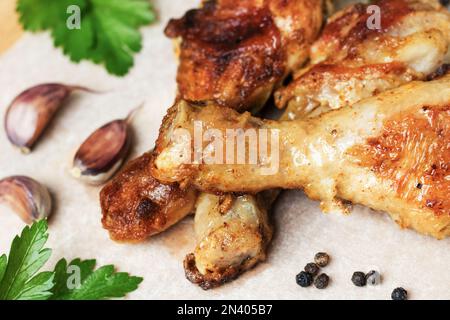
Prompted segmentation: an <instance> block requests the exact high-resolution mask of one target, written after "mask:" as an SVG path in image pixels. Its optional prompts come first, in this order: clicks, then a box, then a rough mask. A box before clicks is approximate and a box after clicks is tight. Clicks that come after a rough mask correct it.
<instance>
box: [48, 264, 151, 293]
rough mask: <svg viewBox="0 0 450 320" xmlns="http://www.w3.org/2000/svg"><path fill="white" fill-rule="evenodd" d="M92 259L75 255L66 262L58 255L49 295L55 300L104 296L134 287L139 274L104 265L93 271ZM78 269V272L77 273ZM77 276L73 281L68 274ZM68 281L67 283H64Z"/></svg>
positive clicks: (138, 282)
mask: <svg viewBox="0 0 450 320" xmlns="http://www.w3.org/2000/svg"><path fill="white" fill-rule="evenodd" d="M94 266H95V260H85V261H82V260H80V259H76V260H74V261H72V262H71V263H69V265H67V261H66V260H65V259H62V260H60V261H59V262H58V264H57V265H56V267H55V282H56V285H55V288H54V290H53V296H52V299H57V300H102V299H108V298H121V297H124V296H125V295H126V294H127V293H128V292H131V291H134V290H136V289H137V287H138V285H139V284H140V283H141V282H142V280H143V279H142V278H140V277H133V276H130V275H129V274H128V273H124V272H118V273H117V272H115V271H114V266H112V265H107V266H104V267H101V268H99V269H97V270H95V271H94ZM77 273H78V274H77ZM74 276H78V277H79V283H78V287H74V288H72V289H69V285H70V287H72V286H75V285H76V282H72V283H70V284H69V282H70V278H71V277H74ZM68 284H69V285H68Z"/></svg>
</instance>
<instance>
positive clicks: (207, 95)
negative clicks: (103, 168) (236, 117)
mask: <svg viewBox="0 0 450 320" xmlns="http://www.w3.org/2000/svg"><path fill="white" fill-rule="evenodd" d="M323 10H324V2H323V1H317V0H283V1H281V0H270V1H267V0H266V1H259V0H245V1H239V2H236V1H230V0H217V1H205V2H204V5H203V7H202V8H200V9H196V10H191V11H189V12H188V13H187V14H186V15H185V16H184V17H183V18H181V19H178V20H172V21H171V22H170V23H169V25H168V27H167V30H166V33H167V34H168V35H169V36H170V37H179V38H181V40H180V41H181V44H180V66H179V69H178V76H177V83H178V88H179V98H181V99H187V100H195V101H198V102H199V103H201V104H204V103H209V102H214V103H220V104H223V105H227V106H232V107H234V108H235V109H237V110H250V109H252V108H253V109H256V110H257V109H260V108H261V107H262V106H263V104H264V103H265V102H266V100H267V99H268V98H269V97H270V95H271V94H272V90H273V89H274V88H275V87H276V86H278V85H280V84H281V82H282V81H283V79H284V78H285V76H287V75H288V74H290V73H292V72H293V71H294V70H295V68H298V67H300V66H301V65H302V64H303V63H305V61H306V59H307V58H308V54H309V47H310V44H311V43H312V42H313V41H314V40H315V39H316V38H317V36H318V34H319V31H320V29H321V26H322V22H323ZM225 30H226V32H225ZM230 74H233V76H230ZM237 74H239V75H240V76H237ZM214 83H216V85H215V86H213V84H214ZM219 84H220V85H219ZM219 92H221V93H222V94H219ZM151 161H152V157H151V156H150V154H145V155H143V156H141V157H140V158H138V159H136V160H134V161H133V162H132V163H131V164H129V165H127V166H126V167H125V168H124V169H123V170H122V172H121V173H119V174H118V175H117V176H116V177H115V178H114V179H113V180H111V181H110V182H109V183H108V184H107V185H106V186H105V187H104V188H103V190H102V191H101V193H100V203H101V207H102V214H103V218H102V223H103V227H104V228H105V229H107V230H108V231H109V233H110V236H111V238H112V239H113V240H116V241H122V242H137V241H143V240H145V239H147V238H148V237H149V236H151V235H154V234H157V233H160V232H162V231H164V230H166V229H167V228H169V227H170V226H172V225H173V224H174V223H176V222H177V221H179V220H181V219H182V218H183V217H185V216H187V215H188V214H190V213H192V212H193V210H194V206H195V202H196V199H197V192H196V191H195V189H191V190H184V189H183V190H182V188H180V187H179V185H178V184H177V183H174V184H166V185H165V184H161V183H160V182H158V181H157V180H156V179H153V178H152V176H151V175H150V174H149V172H148V170H147V169H146V166H145V164H148V163H149V162H151Z"/></svg>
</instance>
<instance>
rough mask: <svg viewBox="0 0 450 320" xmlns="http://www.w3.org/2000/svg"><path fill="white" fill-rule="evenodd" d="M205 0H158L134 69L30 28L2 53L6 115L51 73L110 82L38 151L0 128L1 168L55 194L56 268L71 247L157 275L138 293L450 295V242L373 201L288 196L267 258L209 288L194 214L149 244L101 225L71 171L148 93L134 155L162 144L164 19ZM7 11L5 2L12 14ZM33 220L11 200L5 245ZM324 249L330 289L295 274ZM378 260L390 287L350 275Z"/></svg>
mask: <svg viewBox="0 0 450 320" xmlns="http://www.w3.org/2000/svg"><path fill="white" fill-rule="evenodd" d="M4 1H5V0H1V1H0V3H4ZM7 1H9V0H7ZM197 3H198V1H197V0H159V1H155V6H156V8H158V11H159V16H160V21H159V22H158V23H156V24H154V25H153V26H150V27H147V28H144V29H143V33H144V36H145V37H144V49H143V50H142V52H141V53H140V54H139V55H138V56H137V57H136V61H135V62H136V67H135V68H134V69H133V70H132V71H131V72H130V74H129V75H128V76H127V77H126V78H115V77H112V76H109V75H108V74H107V73H106V72H105V71H104V69H103V68H102V67H98V66H95V65H93V64H91V63H88V62H83V63H81V64H79V65H75V64H72V63H70V62H69V61H68V60H67V59H66V58H65V57H64V56H63V55H62V54H61V52H60V50H58V49H54V48H53V46H52V42H51V39H50V37H49V35H48V34H46V33H41V34H36V35H32V34H28V33H26V34H24V35H23V36H22V37H21V38H20V40H19V41H18V42H16V43H15V44H14V46H13V47H11V48H10V49H9V50H8V51H6V52H5V53H3V54H2V55H1V56H0V90H1V95H0V114H1V117H2V119H3V115H4V112H5V110H6V108H7V106H8V104H9V103H10V101H11V100H12V99H13V98H14V97H15V96H16V95H17V94H18V93H20V92H21V91H22V90H23V89H25V88H27V87H30V86H32V85H35V84H39V83H42V82H48V81H52V82H53V81H60V82H65V83H73V84H81V85H86V86H89V87H92V88H95V89H99V90H108V91H109V93H107V94H103V95H91V94H82V95H78V96H76V97H74V99H72V100H71V101H70V103H69V104H67V105H66V106H65V108H64V109H63V110H61V112H60V113H59V114H58V116H57V118H56V119H55V120H56V121H54V122H53V125H52V126H51V127H50V128H49V130H48V131H47V133H46V134H45V136H44V138H43V139H42V140H41V142H40V143H39V144H38V146H37V148H36V149H35V150H34V152H33V153H32V154H30V155H27V156H24V155H21V154H20V153H19V152H18V151H17V150H15V149H14V148H13V147H11V145H10V144H9V143H8V141H7V139H6V136H5V134H4V132H3V130H1V131H0V176H1V177H4V176H9V175H13V174H25V175H29V176H32V177H34V178H36V179H38V180H39V181H41V182H42V183H44V184H46V185H47V186H48V187H49V188H50V190H51V191H52V193H53V195H54V198H55V206H56V208H55V211H54V214H53V216H52V219H51V220H50V239H49V242H48V246H49V247H51V248H53V255H52V258H51V260H50V261H49V263H48V268H52V267H53V266H54V263H55V262H56V261H57V260H58V259H59V258H61V257H63V256H64V257H66V258H68V259H72V258H75V257H81V258H97V260H98V263H99V264H108V263H113V264H115V265H116V266H117V267H118V269H119V270H121V271H129V272H131V273H133V274H136V275H141V276H143V277H144V278H145V280H144V282H143V283H142V284H141V286H140V288H139V289H138V290H137V291H136V292H134V293H132V294H131V295H129V298H134V299H163V298H166V299H241V298H247V299H279V298H282V299H389V298H390V294H391V291H392V289H393V288H395V287H397V286H403V287H405V288H406V289H407V290H408V291H409V294H410V298H411V299H450V273H449V267H450V250H449V248H450V239H447V240H443V241H437V240H434V239H432V238H429V237H424V236H421V235H418V234H416V233H414V232H412V231H402V230H400V229H399V228H398V227H397V226H396V225H395V224H394V223H393V222H392V221H391V220H390V219H389V217H388V216H387V215H385V214H380V213H375V212H373V211H371V210H369V209H366V208H356V210H354V212H353V214H352V215H350V216H342V215H337V214H330V215H324V214H322V213H320V210H319V206H318V204H317V203H316V202H313V201H310V200H308V199H306V198H305V196H304V195H303V194H302V193H301V192H295V191H290V192H286V193H284V194H283V195H282V196H281V198H280V199H279V201H278V203H277V205H276V209H275V211H274V214H273V219H274V222H275V224H276V234H275V238H274V241H273V244H272V246H271V248H270V254H269V259H268V260H267V262H266V263H263V264H260V265H259V266H258V267H257V268H255V269H254V270H252V271H251V272H248V273H246V274H244V275H243V276H241V277H240V278H239V279H238V280H237V281H234V282H233V283H231V284H228V285H225V286H223V287H222V288H219V289H216V290H212V291H207V292H205V291H203V290H201V289H199V288H197V287H196V286H194V285H192V284H190V283H189V282H188V281H187V280H185V278H184V272H183V268H182V259H183V257H184V255H185V254H186V253H187V252H189V251H190V250H191V249H192V248H193V247H194V241H193V231H192V219H190V218H189V219H186V220H184V221H183V222H181V223H180V224H178V225H177V226H176V227H174V228H172V229H171V230H169V231H168V232H166V233H164V234H162V235H160V236H157V237H155V238H153V239H151V240H150V241H148V242H146V243H143V244H140V245H119V244H116V243H114V242H112V241H110V240H109V239H108V234H107V233H106V231H104V230H103V229H102V227H101V224H100V210H99V205H98V196H97V194H98V188H92V187H86V186H84V185H83V184H81V183H79V182H78V181H75V180H74V179H72V178H71V176H70V175H69V173H68V171H69V168H70V159H71V157H72V156H73V152H74V150H75V149H76V148H77V147H78V146H79V144H80V143H81V142H82V141H83V140H84V139H85V138H86V136H87V135H88V134H89V133H90V132H92V131H93V130H94V129H96V128H98V127H99V126H100V125H102V124H104V123H106V122H108V121H110V120H112V119H115V118H119V117H124V116H125V115H126V114H127V113H128V111H129V110H130V109H132V108H133V107H135V106H137V105H138V104H140V103H141V102H142V101H144V100H145V101H146V104H145V108H144V109H143V110H142V111H141V113H140V114H139V116H138V117H136V119H135V121H134V128H135V133H136V140H135V144H134V150H133V155H137V154H139V153H141V152H143V151H145V150H148V149H150V148H151V147H152V145H153V142H154V140H155V137H156V134H157V130H158V128H159V124H160V121H161V119H162V117H163V116H164V114H165V111H166V109H167V108H168V106H170V104H171V102H172V100H173V98H174V92H175V80H174V79H175V71H176V65H175V62H174V58H173V54H172V45H171V42H170V41H169V40H168V39H165V38H164V36H163V34H162V31H163V27H164V25H165V23H166V22H167V20H168V18H169V17H172V16H179V15H181V14H182V13H183V12H184V11H185V10H186V9H188V8H191V7H194V6H196V5H197ZM4 9H5V7H4V6H0V10H1V11H0V17H1V16H2V15H3V14H4V12H3V10H4ZM0 19H1V18H0ZM0 21H1V20H0ZM2 24H3V22H2ZM0 30H1V31H2V35H1V36H2V37H1V38H2V39H3V32H4V30H5V29H4V27H3V26H2V28H1V29H0ZM22 228H23V223H22V222H21V221H20V220H19V219H18V218H17V217H16V216H15V215H14V214H13V213H12V212H11V211H10V210H9V209H8V208H6V207H1V208H0V252H7V251H8V250H9V245H10V242H11V240H12V238H13V236H14V235H15V234H17V233H18V232H19V231H20V230H21V229H22ZM319 250H320V251H327V252H329V253H330V255H331V256H332V262H331V264H330V266H329V267H327V268H326V269H325V270H324V271H325V272H326V273H327V274H329V275H330V277H331V279H332V283H331V284H330V286H329V288H328V289H326V290H321V291H319V290H317V289H314V288H308V289H303V288H300V287H298V286H297V285H296V284H295V281H294V278H295V275H296V274H297V273H298V272H299V271H300V270H301V269H302V268H303V266H304V265H305V264H306V263H307V262H310V261H311V260H312V257H313V255H314V253H315V252H317V251H319ZM370 269H377V270H379V271H381V272H382V274H383V284H382V285H380V286H378V287H366V288H357V287H354V286H353V285H352V283H351V282H350V277H351V275H352V273H353V271H356V270H362V271H369V270H370Z"/></svg>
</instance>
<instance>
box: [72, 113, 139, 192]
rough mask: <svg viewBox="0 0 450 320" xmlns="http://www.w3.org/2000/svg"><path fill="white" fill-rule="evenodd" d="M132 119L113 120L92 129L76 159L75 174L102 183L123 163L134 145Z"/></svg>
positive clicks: (96, 183) (89, 180)
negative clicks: (131, 132) (129, 121)
mask: <svg viewBox="0 0 450 320" xmlns="http://www.w3.org/2000/svg"><path fill="white" fill-rule="evenodd" d="M130 140H131V139H130V134H129V130H128V119H125V120H114V121H111V122H109V123H107V124H105V125H104V126H102V127H101V128H99V129H97V130H96V131H94V133H92V134H91V135H90V136H89V137H88V138H87V139H86V140H85V141H84V142H83V143H82V145H81V146H80V148H79V149H78V151H77V152H76V154H75V157H74V160H73V168H72V170H71V173H72V175H73V176H74V177H75V178H77V179H80V180H82V181H84V182H86V183H88V184H91V185H100V184H102V183H104V182H106V181H107V180H109V178H111V177H112V175H113V174H114V173H115V172H116V171H117V170H118V169H119V168H120V167H121V165H122V164H123V161H124V159H125V157H126V156H127V154H128V151H129V149H130V144H131V143H130V142H131V141H130Z"/></svg>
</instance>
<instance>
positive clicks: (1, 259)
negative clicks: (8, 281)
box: [0, 254, 8, 283]
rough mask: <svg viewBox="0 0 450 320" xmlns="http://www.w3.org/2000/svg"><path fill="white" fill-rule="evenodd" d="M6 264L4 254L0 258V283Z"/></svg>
mask: <svg viewBox="0 0 450 320" xmlns="http://www.w3.org/2000/svg"><path fill="white" fill-rule="evenodd" d="M7 263H8V258H6V254H4V255H2V256H1V257H0V283H2V279H3V276H4V275H5V271H6V265H7Z"/></svg>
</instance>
